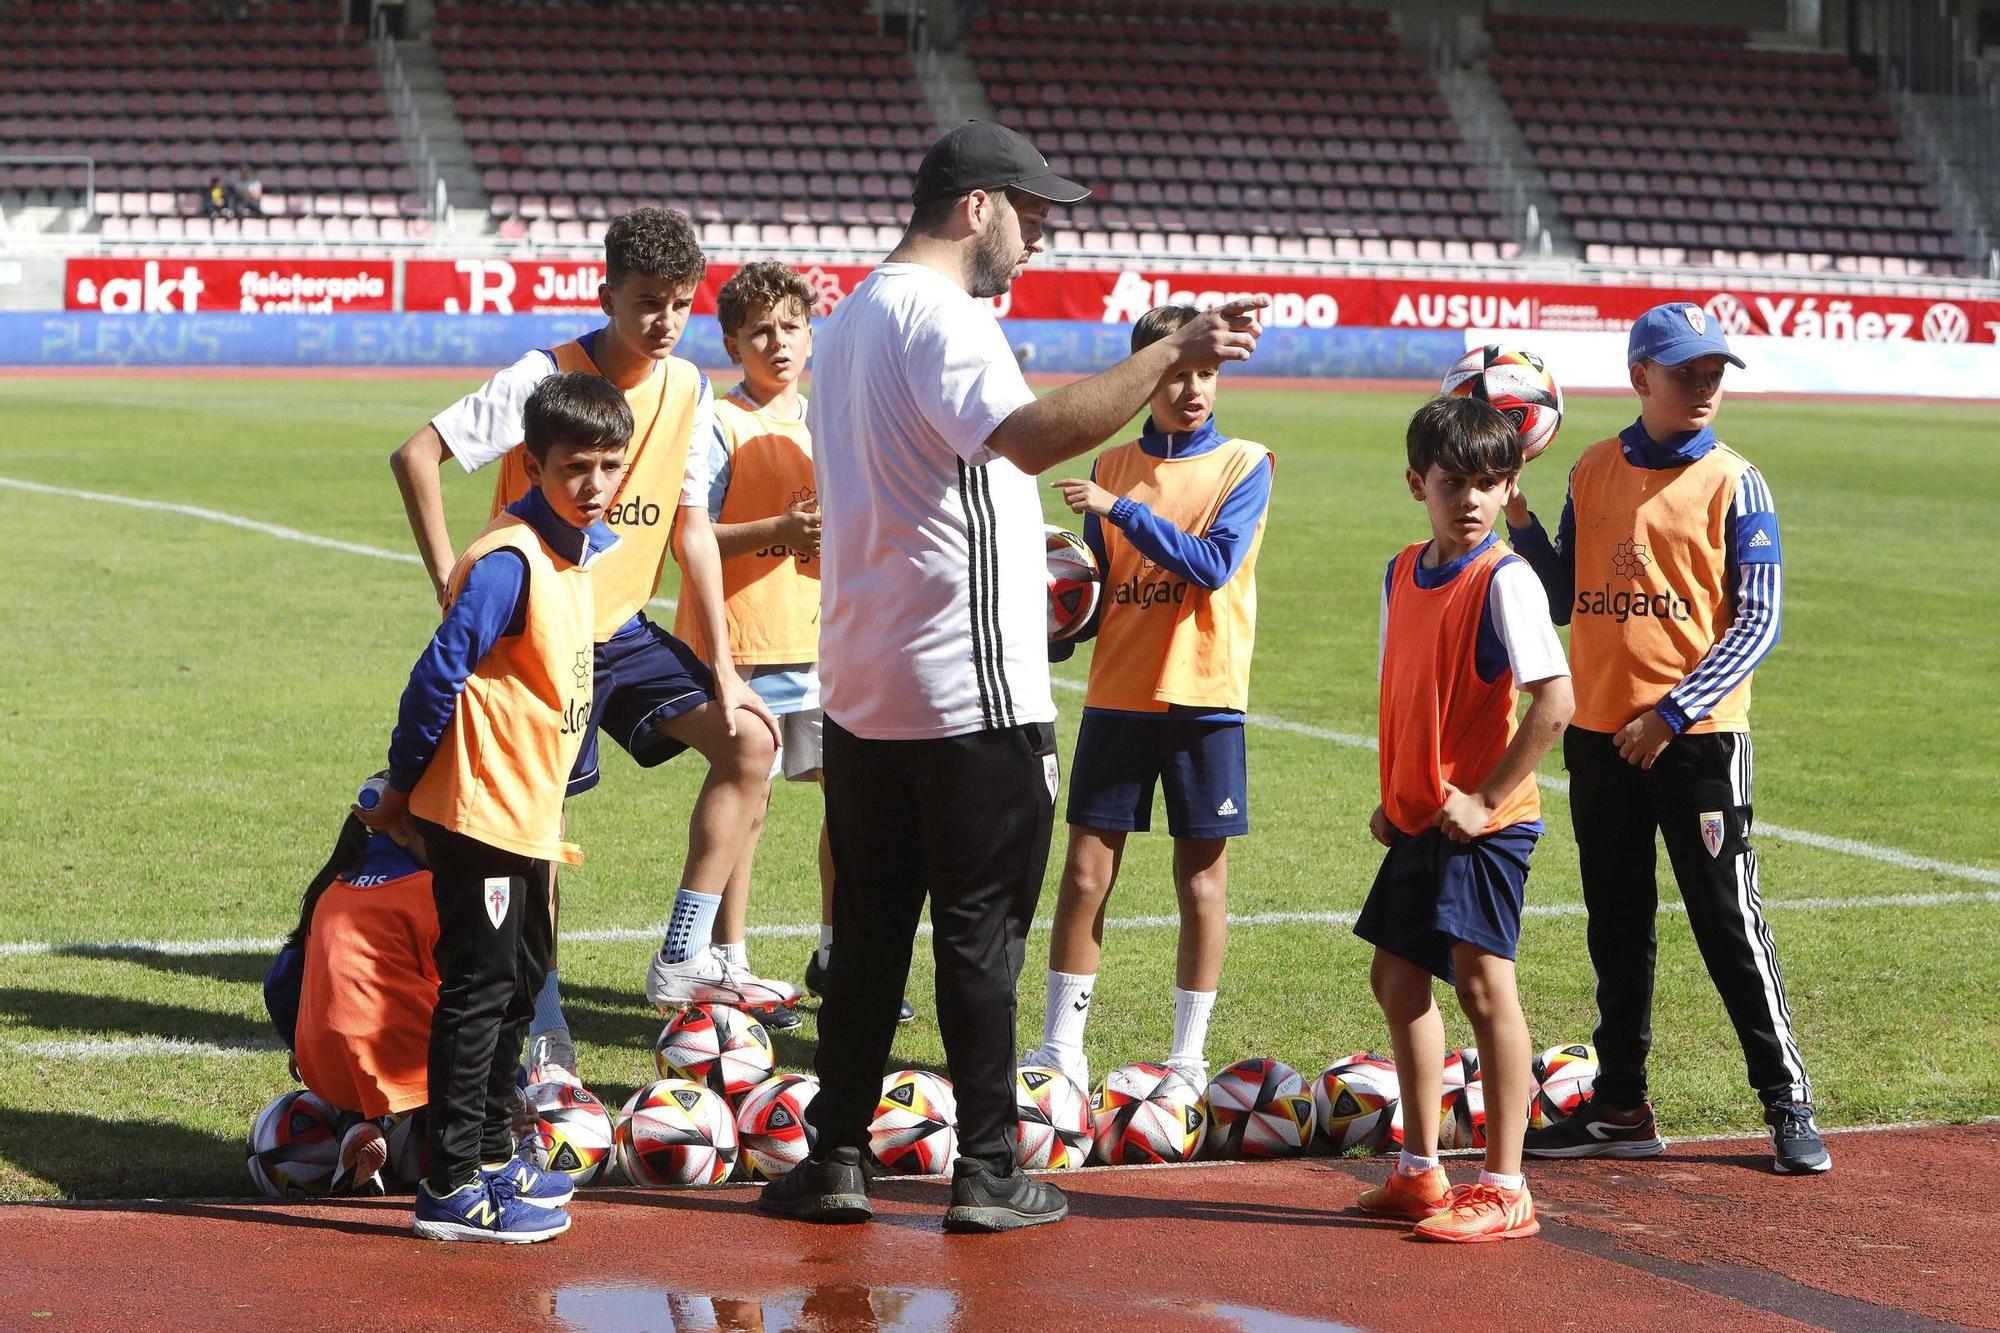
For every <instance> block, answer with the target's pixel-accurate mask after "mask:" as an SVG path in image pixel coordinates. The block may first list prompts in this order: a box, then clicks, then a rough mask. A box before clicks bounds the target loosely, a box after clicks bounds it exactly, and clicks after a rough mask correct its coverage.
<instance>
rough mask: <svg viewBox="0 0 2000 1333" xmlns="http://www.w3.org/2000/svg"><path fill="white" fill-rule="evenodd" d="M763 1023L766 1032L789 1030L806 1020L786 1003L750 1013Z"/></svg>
mask: <svg viewBox="0 0 2000 1333" xmlns="http://www.w3.org/2000/svg"><path fill="white" fill-rule="evenodd" d="M750 1016H751V1017H752V1018H754V1019H756V1020H757V1021H758V1022H759V1023H761V1024H763V1025H764V1030H765V1031H766V1032H790V1031H791V1030H792V1029H793V1028H795V1027H797V1026H798V1025H799V1024H801V1023H803V1022H805V1021H806V1020H805V1019H803V1018H801V1017H800V1016H799V1011H798V1010H796V1009H794V1008H792V1006H790V1005H788V1004H779V1005H773V1006H772V1007H771V1008H769V1009H759V1010H757V1011H755V1012H753V1013H752V1014H751V1015H750Z"/></svg>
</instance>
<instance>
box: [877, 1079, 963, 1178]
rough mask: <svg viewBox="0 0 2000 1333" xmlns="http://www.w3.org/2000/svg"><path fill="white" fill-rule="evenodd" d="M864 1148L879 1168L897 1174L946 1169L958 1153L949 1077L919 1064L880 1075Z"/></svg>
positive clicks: (955, 1108)
mask: <svg viewBox="0 0 2000 1333" xmlns="http://www.w3.org/2000/svg"><path fill="white" fill-rule="evenodd" d="M868 1149H869V1151H870V1152H872V1153H874V1154H875V1160H876V1161H878V1162H880V1163H881V1164H882V1166H883V1169H884V1170H887V1171H891V1172H894V1173H896V1174H897V1175H905V1176H934V1175H938V1174H940V1173H942V1172H945V1171H949V1170H951V1160H952V1158H954V1157H956V1156H958V1098H957V1097H956V1096H954V1095H953V1094H952V1090H951V1080H950V1079H947V1078H943V1077H940V1076H939V1075H937V1074H930V1073H926V1072H925V1071H923V1070H921V1069H900V1070H897V1071H896V1072H895V1073H893V1074H891V1075H889V1077H887V1078H885V1079H883V1080H882V1100H881V1101H879V1102H877V1103H876V1104H875V1119H874V1120H873V1121H871V1122H870V1123H869V1126H868Z"/></svg>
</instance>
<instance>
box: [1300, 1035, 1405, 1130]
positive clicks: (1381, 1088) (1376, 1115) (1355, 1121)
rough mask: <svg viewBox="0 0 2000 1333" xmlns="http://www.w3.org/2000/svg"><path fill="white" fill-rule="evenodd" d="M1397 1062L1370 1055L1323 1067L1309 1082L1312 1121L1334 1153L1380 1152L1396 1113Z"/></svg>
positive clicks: (1339, 1061)
mask: <svg viewBox="0 0 2000 1333" xmlns="http://www.w3.org/2000/svg"><path fill="white" fill-rule="evenodd" d="M1397 1096H1398V1089H1397V1084H1396V1062H1395V1061H1394V1060H1389V1059H1385V1058H1384V1057H1382V1056H1379V1055H1376V1054H1375V1053H1373V1052H1372V1051H1366V1052H1362V1053H1361V1054H1358V1055H1350V1056H1346V1057H1344V1058H1342V1059H1339V1060H1335V1061H1334V1062H1333V1063H1332V1064H1330V1065H1328V1066H1327V1067H1326V1068H1325V1069H1324V1070H1323V1071H1322V1072H1321V1073H1320V1076H1319V1078H1317V1079H1316V1080H1314V1082H1313V1090H1312V1097H1313V1119H1314V1121H1315V1123H1317V1124H1318V1126H1319V1132H1320V1134H1321V1135H1322V1136H1323V1137H1324V1138H1325V1139H1326V1142H1327V1146H1328V1147H1329V1148H1331V1149H1332V1150H1333V1151H1334V1152H1351V1151H1353V1150H1355V1149H1357V1148H1358V1149H1360V1150H1362V1151H1364V1152H1380V1151H1381V1150H1382V1146H1383V1145H1384V1144H1386V1143H1387V1142H1388V1141H1389V1122H1390V1120H1391V1118H1392V1117H1393V1116H1394V1115H1395V1112H1396V1099H1397Z"/></svg>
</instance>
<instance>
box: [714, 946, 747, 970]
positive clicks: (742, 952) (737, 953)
mask: <svg viewBox="0 0 2000 1333" xmlns="http://www.w3.org/2000/svg"><path fill="white" fill-rule="evenodd" d="M715 950H716V952H717V953H719V954H721V955H722V956H723V957H724V958H727V959H728V960H729V963H730V966H732V967H740V968H742V969H743V970H744V971H746V972H747V971H749V970H750V942H749V941H748V940H738V941H736V943H734V944H718V945H716V946H715Z"/></svg>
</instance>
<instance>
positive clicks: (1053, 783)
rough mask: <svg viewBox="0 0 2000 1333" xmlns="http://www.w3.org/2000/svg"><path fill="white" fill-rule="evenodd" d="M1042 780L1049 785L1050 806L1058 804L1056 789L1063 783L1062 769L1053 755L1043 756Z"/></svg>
mask: <svg viewBox="0 0 2000 1333" xmlns="http://www.w3.org/2000/svg"><path fill="white" fill-rule="evenodd" d="M1042 779H1043V781H1045V782H1047V783H1048V784H1049V804H1050V805H1054V804H1055V803H1056V788H1057V787H1058V786H1059V785H1061V783H1062V767H1061V765H1059V764H1058V763H1057V762H1056V757H1055V756H1054V755H1052V754H1045V755H1043V756H1042Z"/></svg>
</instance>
